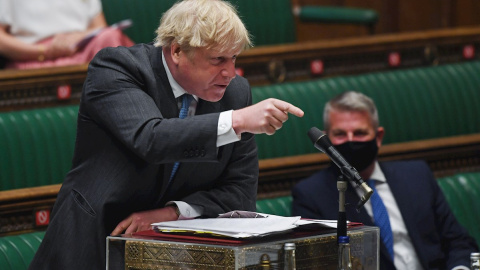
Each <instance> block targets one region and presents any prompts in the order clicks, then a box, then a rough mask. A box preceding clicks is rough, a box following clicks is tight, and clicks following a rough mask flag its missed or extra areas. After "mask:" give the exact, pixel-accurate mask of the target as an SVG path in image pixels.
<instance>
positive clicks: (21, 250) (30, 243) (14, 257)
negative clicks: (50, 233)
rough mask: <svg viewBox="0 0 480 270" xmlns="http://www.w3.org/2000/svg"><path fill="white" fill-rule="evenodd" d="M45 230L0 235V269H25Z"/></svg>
mask: <svg viewBox="0 0 480 270" xmlns="http://www.w3.org/2000/svg"><path fill="white" fill-rule="evenodd" d="M44 235H45V232H34V233H26V234H20V235H12V236H4V237H0V267H1V269H2V270H24V269H25V270H26V269H28V266H29V265H30V262H31V261H32V259H33V256H34V255H35V253H36V252H37V249H38V247H39V246H40V243H41V242H42V239H43V236H44Z"/></svg>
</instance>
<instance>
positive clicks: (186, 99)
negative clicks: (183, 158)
mask: <svg viewBox="0 0 480 270" xmlns="http://www.w3.org/2000/svg"><path fill="white" fill-rule="evenodd" d="M192 99H193V96H192V95H189V94H184V95H183V96H182V108H180V115H179V117H180V119H184V118H185V117H187V115H188V107H190V103H192ZM179 166H180V162H175V164H173V169H172V174H170V180H169V182H170V181H172V179H173V177H174V176H175V173H176V172H177V170H178V167H179Z"/></svg>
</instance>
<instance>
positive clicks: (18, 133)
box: [0, 106, 78, 190]
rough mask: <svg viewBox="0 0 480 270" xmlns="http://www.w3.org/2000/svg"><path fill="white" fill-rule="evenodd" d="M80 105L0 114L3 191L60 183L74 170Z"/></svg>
mask: <svg viewBox="0 0 480 270" xmlns="http://www.w3.org/2000/svg"><path fill="white" fill-rule="evenodd" d="M77 114H78V106H66V107H53V108H48V109H37V110H23V111H15V112H7V113H0V149H2V150H1V151H2V154H1V155H0V190H9V189H17V188H26V187H35V186H42V185H51V184H57V183H61V182H62V181H63V178H64V177H65V175H66V173H67V172H68V170H69V169H70V167H71V163H72V157H73V148H74V143H75V133H76V125H77Z"/></svg>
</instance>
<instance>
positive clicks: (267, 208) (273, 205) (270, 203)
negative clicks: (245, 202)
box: [257, 196, 292, 217]
mask: <svg viewBox="0 0 480 270" xmlns="http://www.w3.org/2000/svg"><path fill="white" fill-rule="evenodd" d="M257 212H259V213H265V214H272V215H277V216H284V217H289V216H291V215H292V196H283V197H275V198H271V199H262V200H257Z"/></svg>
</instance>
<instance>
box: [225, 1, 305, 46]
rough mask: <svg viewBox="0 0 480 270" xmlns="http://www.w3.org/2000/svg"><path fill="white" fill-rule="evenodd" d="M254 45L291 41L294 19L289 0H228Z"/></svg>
mask: <svg viewBox="0 0 480 270" xmlns="http://www.w3.org/2000/svg"><path fill="white" fill-rule="evenodd" d="M229 2H231V3H232V4H233V5H234V6H236V7H237V10H238V13H239V15H240V18H241V19H242V21H243V23H244V24H245V26H246V27H247V29H248V31H249V32H250V34H251V35H252V37H253V39H252V40H253V43H254V45H255V46H261V45H273V44H284V43H293V42H295V41H296V33H295V21H294V17H293V13H292V7H291V3H290V0H261V1H258V0H230V1H229Z"/></svg>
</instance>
